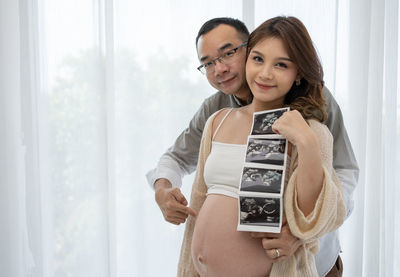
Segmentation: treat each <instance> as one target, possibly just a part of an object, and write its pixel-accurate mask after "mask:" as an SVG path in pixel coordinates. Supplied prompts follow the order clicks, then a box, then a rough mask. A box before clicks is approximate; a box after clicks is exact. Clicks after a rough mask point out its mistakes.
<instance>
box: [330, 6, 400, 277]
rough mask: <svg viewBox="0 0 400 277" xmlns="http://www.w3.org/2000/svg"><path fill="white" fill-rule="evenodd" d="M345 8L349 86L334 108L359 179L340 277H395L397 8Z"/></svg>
mask: <svg viewBox="0 0 400 277" xmlns="http://www.w3.org/2000/svg"><path fill="white" fill-rule="evenodd" d="M345 2H346V1H345ZM347 5H348V9H349V15H348V17H347V18H348V19H347V20H348V24H349V26H350V28H349V32H348V34H347V35H348V36H349V37H348V61H347V63H348V69H347V70H346V72H347V74H348V76H349V77H348V80H349V81H348V84H349V85H348V94H347V95H344V96H342V95H340V96H339V103H340V102H344V103H346V105H345V110H344V113H345V119H346V122H347V123H348V125H347V127H348V132H349V134H350V137H351V138H352V142H353V147H354V149H355V152H356V156H357V158H358V161H359V164H360V173H361V174H360V180H359V185H358V188H357V189H356V192H355V195H354V197H355V199H356V205H355V211H354V213H353V215H352V216H351V218H350V219H349V220H348V221H349V223H346V224H345V227H344V228H343V230H342V242H343V243H342V246H343V249H344V253H343V256H344V260H345V276H371V277H372V276H396V274H395V273H394V272H395V268H396V266H397V265H398V263H399V258H398V255H395V251H394V248H393V245H394V244H396V243H397V241H398V240H399V237H398V235H397V234H398V233H399V230H398V227H397V228H396V227H395V222H396V220H398V219H397V217H398V216H397V217H396V214H395V212H394V211H395V210H396V200H395V199H396V197H398V195H397V194H396V193H395V192H396V191H397V193H398V190H397V189H396V187H397V185H398V182H396V180H398V176H399V174H398V170H396V169H395V168H399V167H398V157H397V155H398V151H397V148H398V141H399V139H400V137H399V127H398V126H399V122H398V113H399V106H398V100H399V89H398V79H397V78H398V77H397V76H398V72H397V70H398V47H399V46H398V33H399V21H398V20H399V18H398V10H399V7H398V2H397V1H396V0H385V1H377V0H370V1H351V2H349V3H348V4H347ZM340 35H341V36H343V34H339V36H340ZM342 39H343V38H342ZM338 78H339V79H340V78H343V79H345V78H346V77H343V76H339V77H338ZM349 126H350V128H349ZM350 224H351V226H352V227H351V230H350V229H348V226H350ZM350 245H351V247H350Z"/></svg>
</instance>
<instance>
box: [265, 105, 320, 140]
mask: <svg viewBox="0 0 400 277" xmlns="http://www.w3.org/2000/svg"><path fill="white" fill-rule="evenodd" d="M272 130H273V131H274V132H275V133H277V134H280V135H282V136H284V137H285V138H286V139H287V140H288V141H289V142H290V143H292V144H293V145H296V146H298V145H299V144H300V143H303V144H304V143H307V142H310V141H311V142H314V141H315V140H316V138H315V135H314V133H313V131H312V130H311V128H310V126H308V124H307V122H306V121H305V120H304V118H303V116H302V115H301V114H300V112H298V111H296V110H293V111H288V112H285V113H283V114H282V116H281V117H280V118H278V119H277V120H276V121H275V122H274V124H273V125H272Z"/></svg>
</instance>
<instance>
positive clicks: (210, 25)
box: [196, 17, 249, 48]
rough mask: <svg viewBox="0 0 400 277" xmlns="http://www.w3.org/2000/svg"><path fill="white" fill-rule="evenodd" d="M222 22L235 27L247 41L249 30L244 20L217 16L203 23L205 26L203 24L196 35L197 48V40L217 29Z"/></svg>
mask: <svg viewBox="0 0 400 277" xmlns="http://www.w3.org/2000/svg"><path fill="white" fill-rule="evenodd" d="M221 24H225V25H229V26H232V27H233V28H235V29H236V31H237V32H238V34H239V36H240V38H241V39H242V40H243V41H247V39H248V38H249V30H247V27H246V25H244V23H243V22H242V21H240V20H239V19H235V18H231V17H217V18H213V19H210V20H208V21H207V22H206V23H204V24H203V26H201V28H200V30H199V33H198V34H197V37H196V48H197V42H198V41H199V38H200V37H201V36H202V35H205V34H207V33H208V32H210V31H211V30H213V29H215V28H216V27H218V26H219V25H221Z"/></svg>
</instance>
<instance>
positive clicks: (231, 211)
mask: <svg viewBox="0 0 400 277" xmlns="http://www.w3.org/2000/svg"><path fill="white" fill-rule="evenodd" d="M237 205H238V201H237V199H235V198H232V197H228V196H224V195H219V194H211V195H208V196H207V198H206V200H205V202H204V204H203V207H202V208H201V210H200V212H199V215H198V216H197V219H196V225H195V228H194V233H193V240H192V258H193V261H194V264H195V267H196V270H197V271H198V272H199V274H200V275H201V276H209V277H213V276H218V277H220V276H233V277H234V276H241V277H242V276H251V277H258V276H260V277H261V276H263V277H264V276H268V275H269V272H270V270H271V265H272V264H271V261H270V260H269V259H268V257H267V255H266V254H265V252H264V249H263V248H262V245H261V240H260V239H254V238H252V237H251V236H250V233H248V232H241V231H237V230H236V227H237V222H238V206H237Z"/></svg>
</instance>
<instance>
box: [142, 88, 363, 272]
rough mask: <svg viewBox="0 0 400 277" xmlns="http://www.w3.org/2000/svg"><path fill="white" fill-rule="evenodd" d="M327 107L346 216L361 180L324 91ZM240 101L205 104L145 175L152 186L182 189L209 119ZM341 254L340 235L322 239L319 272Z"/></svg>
mask: <svg viewBox="0 0 400 277" xmlns="http://www.w3.org/2000/svg"><path fill="white" fill-rule="evenodd" d="M323 93H324V97H325V100H326V103H327V107H326V112H327V115H328V117H327V120H326V121H325V122H324V124H325V125H326V126H327V127H328V128H329V130H330V131H331V133H332V135H333V139H334V141H333V167H334V168H335V171H336V174H337V175H338V177H339V179H340V181H341V183H342V187H343V192H344V198H345V201H346V210H347V216H349V215H350V214H351V212H352V211H353V206H354V204H353V197H352V195H353V191H354V189H355V187H356V185H357V180H358V165H357V161H356V158H355V156H354V152H353V149H352V147H351V143H350V140H349V138H348V135H347V132H346V128H345V127H344V123H343V116H342V112H341V110H340V108H339V106H338V104H337V103H336V101H335V99H334V98H333V96H332V94H331V93H330V92H329V90H328V89H327V88H325V87H324V89H323ZM240 106H242V105H241V103H240V101H239V100H238V99H237V98H236V97H235V96H233V95H226V94H224V93H222V92H220V91H218V92H216V93H215V94H213V95H212V96H210V97H208V98H207V99H205V100H204V102H203V104H202V105H201V106H200V108H199V110H198V111H197V113H196V114H195V115H194V116H193V118H192V120H191V121H190V124H189V127H188V128H187V129H186V130H184V131H183V132H182V133H181V135H180V136H179V137H178V138H177V139H176V141H175V143H174V145H173V146H172V147H170V148H169V149H168V151H167V152H166V153H164V154H163V155H162V156H161V158H160V160H159V162H158V165H157V168H155V169H153V170H151V171H149V172H148V173H147V174H146V177H147V180H148V182H149V184H150V186H151V187H152V188H153V189H154V182H155V181H156V180H157V179H159V178H166V179H168V180H169V181H170V182H171V184H172V186H173V187H177V188H180V187H181V186H182V178H183V176H184V175H185V174H190V173H192V172H193V171H194V170H195V169H196V166H197V160H198V156H199V147H200V140H201V135H202V133H203V129H204V126H205V123H206V121H207V119H208V118H209V117H210V116H211V115H212V114H213V113H215V112H216V111H218V110H220V109H222V108H226V107H234V108H237V107H240ZM339 252H340V244H339V238H338V231H334V232H332V233H329V234H327V235H325V236H323V237H322V238H321V239H320V251H319V252H318V254H317V256H316V265H317V270H318V273H319V275H320V276H325V275H326V274H327V273H328V272H329V270H330V269H331V268H332V266H333V265H334V264H335V262H336V259H337V256H338V255H339Z"/></svg>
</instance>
